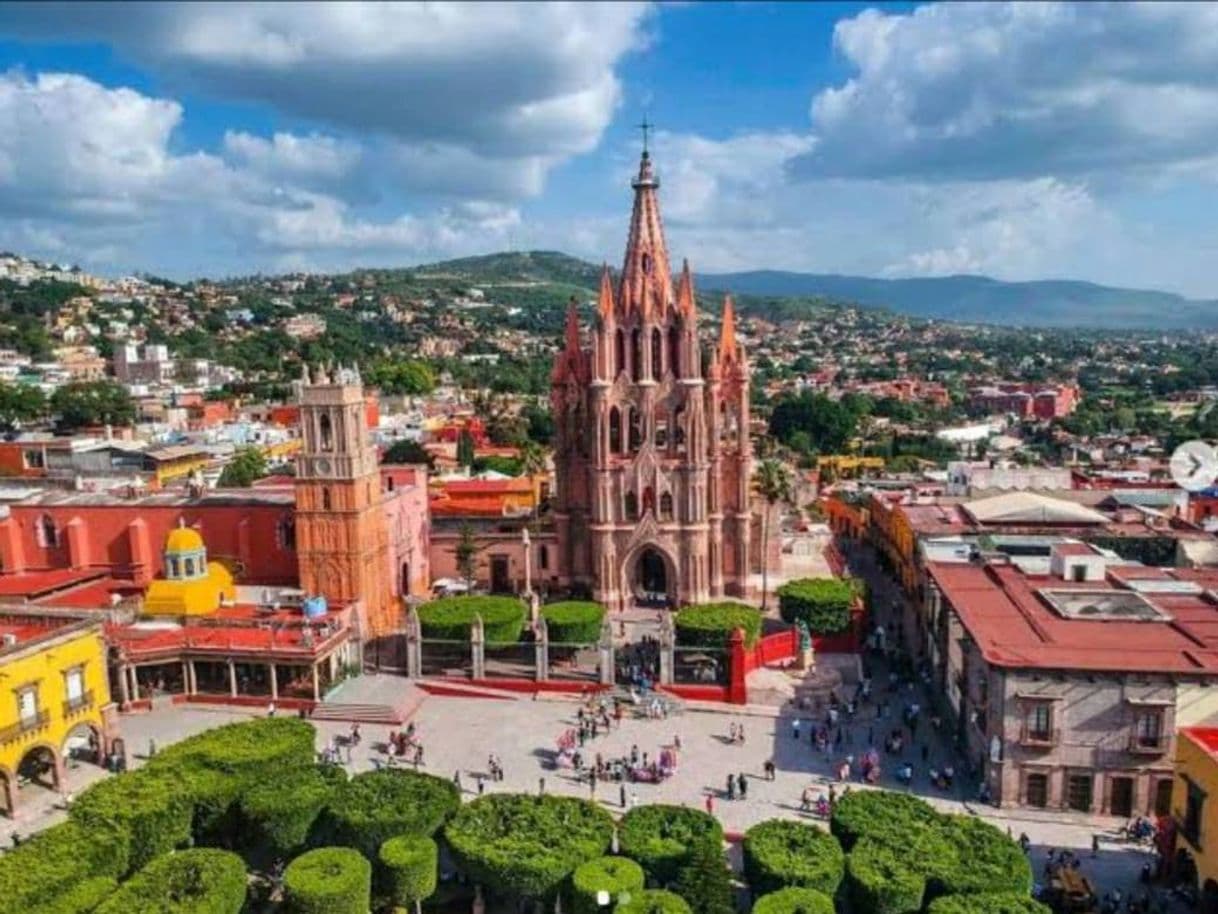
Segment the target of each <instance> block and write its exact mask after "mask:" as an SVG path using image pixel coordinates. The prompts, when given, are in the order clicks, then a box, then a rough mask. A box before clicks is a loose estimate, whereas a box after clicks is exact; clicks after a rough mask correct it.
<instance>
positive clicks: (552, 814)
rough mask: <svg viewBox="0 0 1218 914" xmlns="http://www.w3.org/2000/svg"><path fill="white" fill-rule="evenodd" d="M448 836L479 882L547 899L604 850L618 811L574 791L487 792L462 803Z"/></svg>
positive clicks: (462, 862)
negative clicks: (576, 796)
mask: <svg viewBox="0 0 1218 914" xmlns="http://www.w3.org/2000/svg"><path fill="white" fill-rule="evenodd" d="M444 837H445V839H446V840H447V842H448V846H449V848H450V849H451V851H452V853H453V857H454V858H455V859H456V861H457V865H458V867H459V868H460V869H461V871H462V872H463V873H465V875H466V876H468V877H469V878H470V879H471V880H473V881H474V882H478V883H482V884H483V885H486V886H487V887H489V888H491V889H493V890H494V891H496V892H501V893H503V894H507V895H511V896H514V897H517V898H533V899H548V898H551V897H553V896H554V894H555V893H556V892H557V891H558V889H559V888H560V887H561V886H562V884H563V882H564V881H565V880H566V879H567V877H569V876H570V875H571V873H572V872H573V871H574V870H575V868H576V867H578V866H579V865H580V864H581V863H587V862H588V861H589V860H595V859H596V858H597V857H601V856H603V855H604V853H605V851H606V850H607V849H608V847H609V842H610V841H611V840H612V838H613V817H612V816H610V815H609V813H607V812H606V811H605V810H603V809H602V808H601V807H600V806H598V805H597V804H595V803H590V802H588V801H586V800H577V799H574V798H572V797H556V796H548V795H547V796H542V797H534V796H528V795H525V794H510V793H497V794H488V795H487V796H484V797H479V798H478V799H476V800H474V801H473V802H472V803H467V804H466V805H465V806H463V807H461V809H460V810H458V811H457V814H456V815H455V816H453V817H452V819H451V821H449V823H448V825H446V826H445V828H444Z"/></svg>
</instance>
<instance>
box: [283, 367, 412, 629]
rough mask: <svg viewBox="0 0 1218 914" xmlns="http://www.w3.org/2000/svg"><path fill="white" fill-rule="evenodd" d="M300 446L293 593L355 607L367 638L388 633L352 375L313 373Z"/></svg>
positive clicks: (390, 614)
mask: <svg viewBox="0 0 1218 914" xmlns="http://www.w3.org/2000/svg"><path fill="white" fill-rule="evenodd" d="M300 428H301V435H302V438H303V446H302V448H301V451H300V456H299V457H297V460H296V549H297V555H298V556H299V562H300V586H301V588H302V589H303V590H304V591H305V592H306V593H308V594H310V595H313V594H321V595H322V596H324V597H326V599H327V600H329V601H330V602H331V603H351V602H354V601H356V600H359V601H361V602H362V604H363V606H364V610H365V613H366V618H367V622H368V629H369V631H368V632H367V634H369V635H372V636H377V635H381V634H384V633H386V632H389V631H392V630H393V629H394V627H395V623H396V619H395V615H396V612H395V604H394V600H393V596H392V592H391V588H390V586H389V581H388V579H387V569H388V568H389V558H388V554H389V535H388V530H387V528H386V521H385V513H384V510H383V509H382V506H381V487H380V473H379V470H378V468H377V456H376V451H375V449H374V448H373V447H372V446H371V445H370V444H369V442H368V430H367V424H366V420H365V416H364V388H363V384H362V382H361V381H360V376H359V372H358V370H357V369H354V368H339V369H337V370H335V371H334V372H333V374H332V375H331V373H330V372H329V371H328V370H327V369H325V368H319V369H318V370H317V372H316V375H315V376H314V377H312V378H310V377H309V374H308V369H307V368H306V370H305V376H304V379H303V382H302V384H301V388H300Z"/></svg>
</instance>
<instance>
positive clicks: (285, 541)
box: [275, 517, 296, 549]
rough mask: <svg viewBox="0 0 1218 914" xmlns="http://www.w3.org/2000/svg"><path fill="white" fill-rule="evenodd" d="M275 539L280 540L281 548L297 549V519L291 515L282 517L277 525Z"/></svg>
mask: <svg viewBox="0 0 1218 914" xmlns="http://www.w3.org/2000/svg"><path fill="white" fill-rule="evenodd" d="M275 539H277V540H278V541H279V548H280V549H295V548H296V521H295V520H293V519H292V518H290V517H283V518H280V519H279V523H278V524H276V525H275Z"/></svg>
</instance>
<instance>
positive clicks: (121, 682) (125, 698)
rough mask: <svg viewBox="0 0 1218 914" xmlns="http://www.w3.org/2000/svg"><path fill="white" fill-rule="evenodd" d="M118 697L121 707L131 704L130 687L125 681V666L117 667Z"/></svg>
mask: <svg viewBox="0 0 1218 914" xmlns="http://www.w3.org/2000/svg"><path fill="white" fill-rule="evenodd" d="M118 698H119V703H120V704H122V706H123V707H126V706H127V705H129V704H131V687H130V684H129V683H128V681H127V667H126V666H125V665H124V666H120V667H119V668H118Z"/></svg>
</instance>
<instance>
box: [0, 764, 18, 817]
mask: <svg viewBox="0 0 1218 914" xmlns="http://www.w3.org/2000/svg"><path fill="white" fill-rule="evenodd" d="M16 790H17V779H16V778H14V777H13V773H12V772H11V771H9V770H8V769H7V768H5V767H3V766H0V814H3V815H6V816H8V817H9V818H12V816H13V813H14V812H15V811H16V808H17V793H16Z"/></svg>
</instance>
